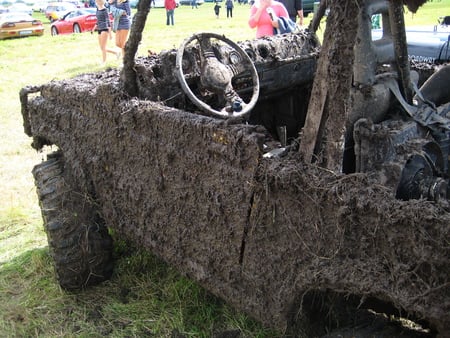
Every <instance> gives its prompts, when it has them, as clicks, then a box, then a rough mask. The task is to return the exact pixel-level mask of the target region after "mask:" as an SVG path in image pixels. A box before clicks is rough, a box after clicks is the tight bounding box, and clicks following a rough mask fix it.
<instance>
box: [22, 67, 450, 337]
mask: <svg viewBox="0 0 450 338" xmlns="http://www.w3.org/2000/svg"><path fill="white" fill-rule="evenodd" d="M37 89H40V95H39V93H37V95H36V96H35V97H34V98H31V95H29V102H28V103H27V104H25V105H24V106H23V114H24V121H25V130H26V132H27V134H28V135H29V136H32V137H33V146H34V147H35V148H36V149H41V148H42V147H43V146H44V145H46V144H48V145H56V146H57V147H58V148H59V149H61V151H62V152H63V154H64V157H65V160H66V162H65V163H66V165H67V166H70V168H71V171H72V172H73V174H74V177H75V178H76V180H77V182H74V186H79V187H80V188H79V189H80V190H81V191H80V192H81V193H84V194H88V195H89V196H91V197H92V198H94V199H95V200H96V201H97V203H98V205H99V209H100V213H101V215H102V217H103V218H104V220H105V222H106V224H107V225H108V226H109V227H110V228H112V229H115V231H116V232H117V233H118V234H119V235H123V236H125V237H126V238H128V239H129V240H131V241H132V242H133V243H136V244H138V245H140V246H142V247H145V248H147V249H149V250H151V251H152V252H153V253H155V254H156V255H158V256H160V257H161V258H163V259H164V260H165V261H167V262H169V263H170V264H172V265H174V266H175V267H177V268H178V269H179V270H180V271H181V272H182V273H184V274H186V275H187V276H189V277H191V278H193V279H195V280H197V281H199V282H200V283H201V284H202V285H203V286H204V287H205V288H207V289H208V290H210V291H211V292H213V293H214V294H216V295H218V296H220V297H222V298H223V299H224V300H226V301H227V302H228V303H230V304H232V305H233V306H235V307H236V308H238V309H239V310H242V311H245V312H246V313H248V314H250V315H251V316H252V317H254V318H256V319H257V320H259V321H261V322H262V323H263V324H265V325H267V326H270V327H274V328H277V329H280V330H287V332H288V331H289V330H293V329H292V328H295V330H296V332H303V333H304V334H306V335H307V336H312V335H319V334H324V333H325V332H324V331H323V330H324V328H325V327H335V326H337V323H343V322H345V318H349V317H348V314H349V313H352V312H355V311H356V308H357V307H359V308H360V309H364V308H366V307H367V308H371V309H374V308H375V309H376V310H377V311H378V312H382V313H385V314H393V315H397V316H399V315H401V316H403V317H407V318H410V319H412V320H415V321H416V322H419V323H422V324H423V325H424V326H425V327H429V328H431V330H432V332H439V333H440V334H441V336H442V337H444V336H445V333H446V332H450V298H449V295H450V284H449V282H448V281H449V266H450V246H449V243H448V238H449V224H450V210H449V208H448V206H447V205H437V204H435V203H431V202H427V201H423V200H412V201H407V202H405V201H399V200H396V199H394V197H393V192H392V191H391V190H390V189H388V188H386V187H383V186H381V185H379V184H378V183H377V182H376V181H373V180H372V178H371V175H370V174H351V175H342V174H337V173H335V172H332V171H329V170H325V169H321V168H320V167H318V166H314V165H306V164H304V163H303V162H302V161H301V159H300V158H299V156H298V154H297V153H295V152H294V153H292V154H290V155H289V156H287V157H285V158H282V159H265V158H263V157H262V144H263V140H264V137H265V131H264V129H263V128H261V127H259V126H252V125H246V124H239V123H236V124H233V123H227V122H225V121H222V120H217V119H214V118H209V117H205V116H200V115H197V114H192V113H189V112H186V111H182V110H179V109H175V108H170V107H168V106H165V105H162V104H159V103H157V102H151V101H146V100H139V99H136V98H130V97H127V95H126V94H124V91H123V88H122V87H121V85H120V80H119V74H118V73H117V72H116V71H115V70H109V71H105V72H104V73H100V74H86V75H83V76H79V77H76V78H74V79H70V80H64V81H58V82H51V83H49V84H46V85H44V86H43V87H41V88H37ZM37 89H35V90H37Z"/></svg>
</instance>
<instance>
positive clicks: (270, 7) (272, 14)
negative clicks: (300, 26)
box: [248, 0, 289, 38]
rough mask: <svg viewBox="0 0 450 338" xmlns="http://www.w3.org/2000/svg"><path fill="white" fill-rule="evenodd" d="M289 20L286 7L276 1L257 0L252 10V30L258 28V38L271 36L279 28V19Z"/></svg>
mask: <svg viewBox="0 0 450 338" xmlns="http://www.w3.org/2000/svg"><path fill="white" fill-rule="evenodd" d="M279 17H284V18H289V14H288V12H287V10H286V7H284V5H283V4H282V3H281V2H278V1H275V0H259V1H258V0H256V2H255V3H254V4H253V6H252V7H251V8H250V19H249V20H248V25H249V26H250V28H255V27H256V37H257V38H260V37H263V36H271V35H273V34H274V29H276V28H278V18H279Z"/></svg>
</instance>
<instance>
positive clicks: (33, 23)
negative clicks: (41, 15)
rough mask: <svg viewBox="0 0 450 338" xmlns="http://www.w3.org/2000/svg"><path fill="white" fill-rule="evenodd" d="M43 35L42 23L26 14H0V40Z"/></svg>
mask: <svg viewBox="0 0 450 338" xmlns="http://www.w3.org/2000/svg"><path fill="white" fill-rule="evenodd" d="M43 34H44V27H43V26H42V22H41V21H40V20H36V19H34V18H33V17H32V16H30V15H28V14H25V13H9V12H8V13H3V14H0V39H9V38H18V37H25V36H41V35H43Z"/></svg>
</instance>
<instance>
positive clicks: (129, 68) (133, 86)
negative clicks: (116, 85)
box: [121, 0, 151, 96]
mask: <svg viewBox="0 0 450 338" xmlns="http://www.w3.org/2000/svg"><path fill="white" fill-rule="evenodd" d="M150 1H151V0H140V1H139V2H138V7H137V12H136V14H135V15H134V17H133V23H132V24H131V32H130V37H129V39H128V41H127V43H126V45H125V55H124V57H123V69H122V74H121V78H122V80H123V83H124V87H125V91H126V92H127V93H128V95H130V96H137V95H138V92H139V90H138V86H137V81H136V72H135V71H134V58H135V56H136V53H137V50H138V47H139V44H140V43H141V39H142V31H143V30H144V27H145V22H146V20H147V15H148V12H149V11H150Z"/></svg>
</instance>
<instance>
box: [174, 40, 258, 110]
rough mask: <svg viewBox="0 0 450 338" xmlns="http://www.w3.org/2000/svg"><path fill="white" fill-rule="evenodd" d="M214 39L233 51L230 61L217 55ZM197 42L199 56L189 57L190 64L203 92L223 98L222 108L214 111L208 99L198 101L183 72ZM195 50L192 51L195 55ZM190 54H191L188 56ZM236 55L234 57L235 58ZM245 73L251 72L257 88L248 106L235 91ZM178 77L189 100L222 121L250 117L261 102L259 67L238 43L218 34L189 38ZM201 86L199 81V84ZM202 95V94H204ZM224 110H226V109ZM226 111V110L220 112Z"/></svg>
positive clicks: (179, 59)
mask: <svg viewBox="0 0 450 338" xmlns="http://www.w3.org/2000/svg"><path fill="white" fill-rule="evenodd" d="M212 39H216V40H220V41H222V42H224V43H225V44H226V45H228V46H229V47H231V48H232V49H231V51H230V53H229V55H230V57H229V59H230V60H219V59H218V58H217V56H216V54H215V53H214V47H213V44H212V42H211V40H212ZM194 40H197V42H198V44H196V45H195V47H196V48H197V49H198V56H197V57H195V56H192V55H189V56H190V57H189V59H188V58H185V62H186V59H187V60H188V61H191V63H192V64H193V65H192V66H193V68H195V69H197V73H199V77H200V83H199V85H200V86H201V88H202V90H203V92H206V93H208V92H209V93H214V94H217V95H218V96H219V98H220V99H219V100H216V101H219V102H215V103H217V104H218V105H219V108H217V109H216V108H213V107H211V106H210V105H209V104H207V103H206V102H205V95H203V93H201V94H200V93H199V95H201V96H202V99H200V98H199V97H197V96H196V95H195V94H194V93H193V91H192V90H191V88H190V87H189V85H188V84H187V82H186V75H185V74H184V72H183V57H184V54H185V51H186V48H187V47H188V45H189V44H190V43H191V42H192V41H194ZM195 50H196V49H195V48H194V47H192V48H191V49H190V51H192V52H195ZM186 54H187V53H186ZM231 55H233V57H231ZM244 72H249V73H250V75H251V78H252V83H253V86H252V87H253V88H252V96H251V99H250V101H249V102H248V103H246V102H244V100H243V99H242V98H240V97H239V95H238V94H237V93H236V91H235V90H234V88H233V84H232V80H233V79H234V78H235V77H236V76H237V75H240V74H242V73H244ZM176 74H177V77H178V80H179V81H180V84H181V88H182V89H183V91H184V92H185V93H186V95H187V96H188V97H189V99H190V100H191V101H192V103H194V104H195V105H196V106H197V107H198V108H200V109H201V110H203V111H204V112H206V113H208V114H210V115H215V116H218V117H221V118H228V117H240V116H244V115H246V114H247V113H249V112H250V111H251V110H252V108H253V107H254V106H255V104H256V102H257V101H258V96H259V79H258V73H257V72H256V69H255V66H254V65H253V62H252V60H251V59H250V57H249V56H248V55H247V53H246V52H245V51H244V50H243V49H242V48H241V47H240V46H239V45H237V44H236V43H234V42H233V41H231V40H229V39H227V38H226V37H225V36H223V35H219V34H215V33H197V34H193V35H192V36H191V37H189V38H187V39H186V40H184V41H183V43H182V44H181V45H180V48H179V49H178V51H177V58H176ZM197 84H198V80H197ZM200 92H202V91H200ZM222 106H223V107H222ZM220 107H222V108H220Z"/></svg>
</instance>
